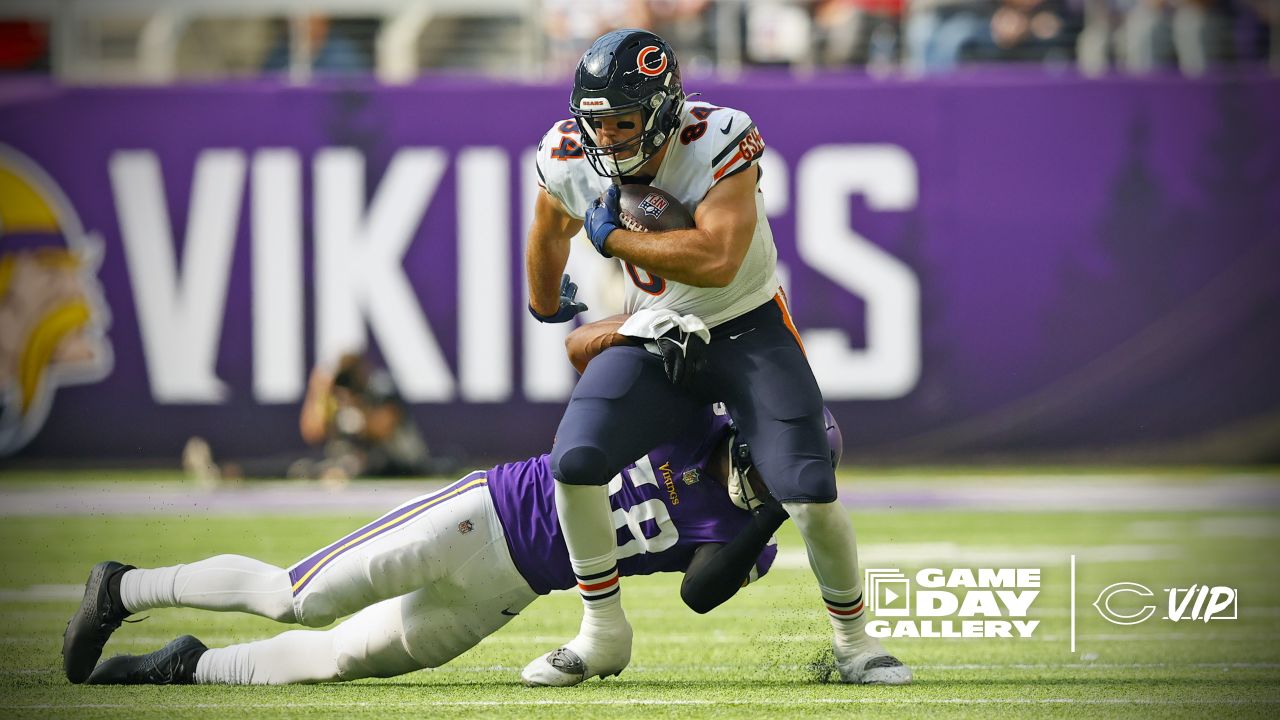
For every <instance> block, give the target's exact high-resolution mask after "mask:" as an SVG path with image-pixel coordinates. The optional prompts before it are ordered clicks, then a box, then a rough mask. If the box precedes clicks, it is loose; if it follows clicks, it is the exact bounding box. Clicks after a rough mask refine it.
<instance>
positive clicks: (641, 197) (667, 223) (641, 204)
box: [618, 185, 693, 232]
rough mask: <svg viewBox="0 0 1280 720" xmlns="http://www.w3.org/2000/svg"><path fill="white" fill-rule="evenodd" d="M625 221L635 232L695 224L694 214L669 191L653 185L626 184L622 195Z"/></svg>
mask: <svg viewBox="0 0 1280 720" xmlns="http://www.w3.org/2000/svg"><path fill="white" fill-rule="evenodd" d="M618 206H619V208H620V209H621V213H619V214H620V216H621V218H622V224H623V226H624V227H626V229H628V230H631V231H632V232H663V231H666V230H683V229H685V228H691V227H693V214H692V213H690V212H689V210H688V208H686V207H685V206H684V205H682V204H681V203H680V201H679V200H677V199H675V198H674V197H672V196H671V195H670V194H669V193H667V191H665V190H660V189H658V188H656V187H651V186H649V185H623V186H622V192H621V194H620V196H619V198H618Z"/></svg>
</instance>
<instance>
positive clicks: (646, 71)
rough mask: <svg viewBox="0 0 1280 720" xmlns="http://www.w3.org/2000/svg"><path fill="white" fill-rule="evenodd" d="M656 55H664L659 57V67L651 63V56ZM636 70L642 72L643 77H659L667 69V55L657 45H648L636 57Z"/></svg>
mask: <svg viewBox="0 0 1280 720" xmlns="http://www.w3.org/2000/svg"><path fill="white" fill-rule="evenodd" d="M654 53H662V54H661V55H660V56H659V57H658V64H657V65H653V64H651V63H650V61H649V56H650V55H652V54H654ZM636 69H637V70H639V71H640V74H641V75H648V76H649V77H657V76H658V75H661V74H662V71H663V70H666V69H667V54H666V53H664V52H662V51H661V50H660V49H659V48H658V46H657V45H647V46H645V47H644V48H642V49H641V50H640V52H639V53H638V54H637V55H636Z"/></svg>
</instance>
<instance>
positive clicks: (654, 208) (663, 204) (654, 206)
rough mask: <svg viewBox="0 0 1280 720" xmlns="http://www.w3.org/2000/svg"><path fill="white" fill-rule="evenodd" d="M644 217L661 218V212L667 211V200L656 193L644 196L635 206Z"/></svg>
mask: <svg viewBox="0 0 1280 720" xmlns="http://www.w3.org/2000/svg"><path fill="white" fill-rule="evenodd" d="M637 207H639V209H640V210H642V211H643V212H644V214H645V215H652V216H653V217H655V218H656V217H662V212H663V211H664V210H666V209H667V199H666V198H664V197H662V196H661V195H659V194H657V193H649V194H648V195H645V196H644V199H643V200H641V201H640V204H639V205H638V206H637Z"/></svg>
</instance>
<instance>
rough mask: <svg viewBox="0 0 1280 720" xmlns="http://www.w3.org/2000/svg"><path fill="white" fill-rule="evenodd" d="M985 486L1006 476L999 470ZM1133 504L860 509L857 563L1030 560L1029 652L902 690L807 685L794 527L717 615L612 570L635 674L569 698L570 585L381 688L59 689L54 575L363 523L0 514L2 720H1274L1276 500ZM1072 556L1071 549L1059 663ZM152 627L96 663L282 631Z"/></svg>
mask: <svg viewBox="0 0 1280 720" xmlns="http://www.w3.org/2000/svg"><path fill="white" fill-rule="evenodd" d="M999 481H1000V482H1002V483H1008V482H1016V478H1015V479H1013V480H1010V478H1009V477H1008V476H1006V475H1004V474H1002V475H1001V477H1000V480H999ZM883 482H885V483H892V482H895V481H894V480H885V481H883ZM936 482H939V483H945V482H949V481H948V480H945V479H944V480H939V481H936ZM968 482H973V481H972V480H968ZM1115 482H1122V481H1115ZM1169 482H1170V483H1172V484H1178V483H1195V482H1197V481H1196V480H1195V479H1183V478H1173V479H1170V480H1169ZM1271 482H1276V481H1275V480H1274V479H1272V480H1271ZM1135 486H1138V487H1145V486H1144V485H1143V483H1142V482H1138V481H1135ZM1164 489H1167V487H1166V486H1165V485H1160V484H1156V485H1151V486H1150V487H1149V488H1148V489H1146V490H1141V491H1139V492H1138V496H1139V499H1140V498H1141V496H1142V493H1143V492H1149V493H1152V495H1151V496H1152V497H1153V498H1154V497H1155V496H1156V494H1158V493H1161V492H1163V491H1164ZM301 492H307V490H301ZM1141 507H1142V503H1141V502H1135V503H1134V505H1133V507H1130V508H1127V509H1119V508H1112V509H1110V510H1109V511H1093V512H1086V511H1072V512H1062V511H1055V510H1052V509H1046V510H1039V511H1022V510H1019V511H1010V510H1004V511H994V512H975V511H973V510H958V509H921V508H919V507H917V508H916V509H889V508H882V509H874V510H861V511H860V510H855V511H854V512H853V517H854V521H855V525H856V527H857V528H858V533H859V540H860V543H861V544H862V545H863V548H864V549H863V559H864V565H866V566H870V567H901V568H902V569H903V570H904V571H906V572H907V573H908V574H909V575H910V574H912V572H913V571H914V570H915V569H917V568H920V567H932V566H936V567H942V568H952V567H967V566H992V565H994V566H1020V567H1040V568H1041V569H1042V574H1043V588H1042V593H1041V595H1040V597H1039V598H1038V599H1037V600H1036V603H1035V605H1034V606H1033V610H1032V614H1031V617H1032V618H1034V619H1038V620H1040V621H1041V625H1040V626H1039V628H1037V630H1036V632H1035V636H1034V637H1033V638H1031V639H981V640H979V639H968V640H961V639H897V640H887V641H886V643H887V645H888V647H889V648H890V649H891V650H892V651H894V652H895V653H896V654H897V655H898V656H899V657H900V658H902V659H903V660H904V661H906V662H907V663H909V664H910V665H912V666H913V667H914V670H915V674H916V683H915V684H914V685H913V686H911V687H905V688H902V687H897V688H893V687H852V686H843V685H840V684H829V683H824V682H820V681H819V677H820V676H821V675H823V673H822V672H821V671H820V669H819V668H821V666H822V659H823V657H824V654H825V650H826V648H827V647H828V642H829V640H828V638H829V634H828V632H829V631H828V628H827V625H826V619H825V616H824V614H823V613H822V612H821V606H820V604H819V602H818V595H817V590H816V587H815V584H814V581H813V579H812V576H811V575H810V573H809V571H808V570H807V569H806V568H805V566H804V564H803V546H802V544H801V543H800V540H799V537H798V535H797V534H796V533H795V531H794V529H793V528H792V527H791V526H790V525H788V526H787V527H785V528H784V531H783V532H782V533H781V534H780V535H779V543H780V546H781V548H782V555H781V556H780V559H779V563H778V566H777V567H776V568H775V569H774V570H773V571H772V572H771V573H770V574H769V575H768V576H767V577H766V578H765V579H764V580H763V581H761V582H760V583H759V584H757V585H753V586H752V587H750V588H747V589H746V590H744V591H742V592H741V593H740V594H739V595H738V596H737V597H735V598H734V599H733V600H732V601H730V602H729V603H728V604H727V605H725V606H723V607H722V608H720V609H718V610H717V611H715V612H713V613H711V614H710V615H706V616H699V615H696V614H694V613H692V612H691V611H689V610H687V609H685V608H684V606H683V605H682V604H681V603H680V601H679V597H678V592H677V591H678V583H679V577H677V576H674V575H666V576H655V577H647V578H632V579H629V580H628V581H626V582H625V583H624V587H625V594H624V595H625V603H626V607H627V608H628V614H629V617H630V618H631V621H632V623H633V625H634V626H635V629H636V644H635V652H634V656H633V660H632V664H631V666H630V667H629V668H628V669H627V670H626V671H625V672H624V673H623V674H622V676H621V677H620V678H613V679H610V680H608V681H600V680H595V681H591V682H588V683H586V684H585V685H584V686H582V687H578V688H572V689H562V690H553V689H540V690H531V689H526V688H524V687H522V686H520V684H519V670H520V668H521V667H522V666H523V664H524V663H525V662H526V661H527V660H529V659H530V658H532V657H533V656H535V655H536V654H538V653H541V652H543V651H545V650H547V649H549V648H551V647H554V646H555V645H556V644H557V643H558V642H559V641H562V640H564V639H567V638H569V637H571V636H572V635H573V634H574V632H575V630H576V626H577V620H578V617H579V602H578V600H577V598H576V596H574V595H572V594H568V593H557V594H555V595H552V596H551V597H548V598H544V599H541V600H539V601H537V602H536V603H534V604H533V605H532V606H531V607H530V608H529V609H528V610H526V611H525V612H524V613H523V614H522V615H521V616H520V617H518V618H516V619H515V620H514V621H513V622H512V623H510V624H509V625H508V626H507V627H506V628H505V629H504V630H502V631H500V632H499V633H498V634H496V635H494V636H493V637H491V638H489V639H488V640H486V641H485V642H483V643H482V644H481V645H480V646H479V647H477V648H476V649H474V650H472V651H471V652H469V653H467V654H465V655H463V656H462V657H460V658H459V659H457V660H456V661H454V662H453V663H451V664H449V665H448V666H446V667H444V668H440V669H436V670H427V671H422V672H416V673H412V674H410V675H406V676H403V677H400V678H395V679H391V680H372V681H361V682H356V683H350V684H335V685H324V686H296V687H269V688H268V687H247V688H246V687H235V688H233V687H203V686H201V687H159V688H104V687H83V686H72V685H69V684H68V683H67V682H66V680H65V679H64V678H63V677H62V674H61V665H60V657H59V649H60V647H61V635H62V630H63V626H64V624H65V622H66V619H67V618H68V617H69V616H70V614H71V613H72V611H73V610H74V608H75V606H76V603H77V601H76V600H75V599H73V598H72V596H73V595H74V592H75V589H74V588H70V587H68V586H72V585H75V584H78V583H82V582H83V580H84V577H85V575H86V573H87V571H88V568H89V567H90V566H91V565H92V564H93V563H94V562H97V561H98V560H101V559H106V558H115V559H120V560H123V561H127V562H130V563H133V564H137V565H143V566H154V565H163V564H172V563H175V562H181V561H184V560H194V559H198V558H201V557H205V556H208V555H212V554H216V553H221V552H233V553H242V554H246V555H252V556H255V557H258V558H261V559H263V560H266V561H268V562H273V563H277V564H280V565H287V564H289V563H291V562H293V561H294V560H296V559H298V558H299V557H302V556H303V555H305V554H306V553H308V552H310V551H312V550H314V549H315V548H317V547H320V546H322V545H323V544H325V543H326V542H328V541H331V540H332V539H334V538H335V537H338V536H340V535H342V534H343V533H344V532H346V531H348V530H350V529H351V528H353V527H355V526H358V525H360V524H362V523H363V522H365V521H367V520H368V519H370V518H371V517H372V516H373V515H376V513H366V512H360V513H354V514H348V515H338V516H335V515H332V514H325V515H307V516H300V515H296V514H290V515H276V516H261V515H245V516H226V515H222V516H205V515H203V514H186V515H183V514H168V515H146V516H137V517H129V516H94V515H87V516H85V515H76V516H71V515H66V516H36V517H6V518H4V519H3V521H2V525H0V558H2V565H3V573H0V687H2V688H3V692H2V693H0V717H41V718H49V717H165V718H217V717H226V716H246V715H247V716H254V717H307V718H321V717H334V718H338V717H341V718H347V717H374V718H387V717H414V718H417V717H422V716H424V715H426V716H432V717H435V716H455V717H509V718H528V717H531V716H539V717H542V716H547V717H551V716H557V717H558V716H565V715H567V716H572V717H581V716H584V715H585V714H586V713H587V712H598V713H600V714H601V715H607V716H609V717H645V718H651V717H681V718H686V717H691V718H701V717H716V718H729V717H782V716H786V717H809V716H824V717H825V716H832V717H849V716H853V715H875V716H884V717H895V718H897V717H906V718H915V717H920V718H926V717H927V718H936V717H981V718H984V719H989V718H1001V717H1019V718H1021V717H1196V718H1203V717H1214V718H1216V717H1235V716H1240V717H1276V716H1277V715H1280V682H1278V679H1280V649H1278V648H1280V622H1278V621H1280V572H1277V570H1280V561H1278V560H1277V550H1278V549H1280V548H1278V547H1277V546H1278V545H1280V543H1278V542H1277V540H1280V514H1277V510H1276V508H1274V507H1270V508H1266V507H1263V508H1255V509H1211V510H1198V511H1169V510H1166V511H1160V512H1144V511H1142V509H1141ZM1072 553H1075V554H1077V555H1078V557H1079V559H1078V573H1077V575H1078V577H1077V581H1078V585H1077V591H1076V617H1077V623H1078V626H1077V652H1075V653H1072V652H1071V651H1070V631H1071V613H1070V610H1069V608H1070V591H1069V587H1070V573H1069V556H1070V555H1071V554H1072ZM1119 581H1134V582H1140V583H1143V584H1145V585H1147V586H1149V587H1151V588H1153V589H1154V590H1155V592H1156V593H1157V598H1156V602H1157V603H1159V602H1162V594H1161V588H1164V587H1170V586H1180V587H1181V586H1189V585H1192V584H1197V583H1198V584H1216V585H1227V586H1231V587H1235V588H1238V589H1239V619H1238V620H1235V621H1231V620H1215V621H1212V622H1208V623H1205V622H1198V621H1197V622H1180V623H1176V624H1175V623H1171V622H1168V621H1164V620H1161V619H1159V617H1160V615H1162V614H1163V613H1157V615H1156V617H1155V618H1153V619H1151V620H1149V621H1147V622H1145V623H1143V624H1141V625H1136V626H1127V627H1126V626H1118V625H1113V624H1110V623H1107V622H1105V621H1104V620H1103V619H1102V618H1101V617H1100V616H1099V615H1098V613H1097V612H1095V610H1094V608H1093V607H1091V605H1090V604H1091V603H1092V602H1093V601H1094V599H1095V598H1096V597H1097V594H1098V592H1099V591H1100V590H1101V589H1102V588H1103V587H1105V586H1107V585H1110V584H1111V583H1114V582H1119ZM1162 609H1163V608H1162ZM148 615H149V617H148V618H147V619H146V620H145V621H144V622H140V623H137V624H128V625H125V626H124V627H123V628H122V629H121V630H120V631H119V632H117V634H116V635H115V636H114V638H113V639H112V641H111V643H110V644H109V645H108V648H107V654H108V655H110V654H113V653H116V652H140V651H149V650H151V649H154V648H156V647H159V646H160V645H162V644H163V643H165V642H167V641H168V640H170V639H171V638H173V637H175V636H177V635H179V634H183V633H188V632H189V633H192V634H195V635H196V636H197V637H199V638H201V639H202V640H204V641H205V642H206V643H208V644H210V645H211V646H214V645H223V644H230V643H235V642H240V641H245V640H251V639H257V638H261V637H266V636H268V635H271V634H274V633H276V632H280V631H281V630H282V629H284V628H283V626H280V625H277V624H275V623H273V622H270V621H267V620H262V619H258V618H251V617H241V616H236V615H228V614H223V615H219V614H212V613H202V612H198V611H187V610H157V611H153V612H150V613H148Z"/></svg>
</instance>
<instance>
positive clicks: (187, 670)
mask: <svg viewBox="0 0 1280 720" xmlns="http://www.w3.org/2000/svg"><path fill="white" fill-rule="evenodd" d="M208 649H209V648H207V647H205V645H204V643H202V642H200V641H199V640H197V639H195V638H194V637H191V636H190V635H183V636H182V637H180V638H178V639H177V640H174V641H173V642H171V643H169V644H168V645H165V646H164V647H162V648H160V649H159V650H156V651H155V652H152V653H147V654H146V655H116V656H115V657H113V658H111V659H110V660H104V661H103V662H102V664H101V665H99V666H98V667H97V668H96V669H95V670H94V671H93V673H92V674H91V675H89V679H88V680H86V681H85V684H87V685H193V684H195V681H196V664H197V663H199V662H200V656H201V655H204V654H205V651H207V650H208Z"/></svg>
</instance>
